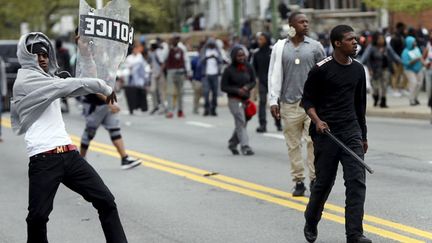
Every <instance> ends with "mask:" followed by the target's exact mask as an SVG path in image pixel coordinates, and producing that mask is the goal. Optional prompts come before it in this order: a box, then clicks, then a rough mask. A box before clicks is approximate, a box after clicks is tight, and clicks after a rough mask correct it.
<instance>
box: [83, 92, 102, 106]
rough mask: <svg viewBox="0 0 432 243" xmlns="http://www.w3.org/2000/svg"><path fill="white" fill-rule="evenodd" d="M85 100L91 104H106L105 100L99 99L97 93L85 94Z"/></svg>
mask: <svg viewBox="0 0 432 243" xmlns="http://www.w3.org/2000/svg"><path fill="white" fill-rule="evenodd" d="M84 102H85V103H88V104H91V105H105V101H103V100H101V99H99V97H98V96H97V95H96V94H88V95H86V96H84Z"/></svg>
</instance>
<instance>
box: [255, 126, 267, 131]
mask: <svg viewBox="0 0 432 243" xmlns="http://www.w3.org/2000/svg"><path fill="white" fill-rule="evenodd" d="M256 132H257V133H265V132H267V128H266V127H265V126H259V127H258V128H257V129H256Z"/></svg>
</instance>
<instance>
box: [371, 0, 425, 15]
mask: <svg viewBox="0 0 432 243" xmlns="http://www.w3.org/2000/svg"><path fill="white" fill-rule="evenodd" d="M365 3H366V5H367V6H369V7H372V8H385V9H387V10H389V11H394V12H406V13H410V14H417V13H419V12H422V11H424V10H428V9H432V1H431V0H410V1H405V0H404V1H402V0H365Z"/></svg>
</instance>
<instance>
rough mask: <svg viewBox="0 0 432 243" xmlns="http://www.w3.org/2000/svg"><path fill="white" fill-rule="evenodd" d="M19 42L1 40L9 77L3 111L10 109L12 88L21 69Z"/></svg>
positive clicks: (2, 55)
mask: <svg viewBox="0 0 432 243" xmlns="http://www.w3.org/2000/svg"><path fill="white" fill-rule="evenodd" d="M17 47H18V41H17V40H0V56H1V57H2V58H3V60H4V62H5V64H6V76H7V95H6V98H5V100H4V101H5V102H3V111H8V110H9V107H10V102H9V100H10V97H11V96H12V86H13V83H14V81H15V79H16V75H17V72H18V69H19V68H20V67H21V66H20V64H19V62H18V58H17Z"/></svg>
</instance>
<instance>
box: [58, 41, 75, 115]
mask: <svg viewBox="0 0 432 243" xmlns="http://www.w3.org/2000/svg"><path fill="white" fill-rule="evenodd" d="M55 47H56V57H57V63H58V65H59V70H58V72H62V71H66V72H68V73H69V75H70V74H71V73H72V67H71V65H70V60H71V57H70V54H69V51H68V50H67V49H66V48H64V47H63V41H62V40H61V39H56V41H55ZM61 102H62V112H65V113H69V104H68V101H67V98H62V99H61Z"/></svg>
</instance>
